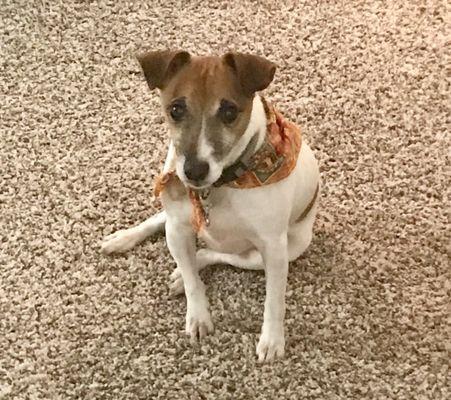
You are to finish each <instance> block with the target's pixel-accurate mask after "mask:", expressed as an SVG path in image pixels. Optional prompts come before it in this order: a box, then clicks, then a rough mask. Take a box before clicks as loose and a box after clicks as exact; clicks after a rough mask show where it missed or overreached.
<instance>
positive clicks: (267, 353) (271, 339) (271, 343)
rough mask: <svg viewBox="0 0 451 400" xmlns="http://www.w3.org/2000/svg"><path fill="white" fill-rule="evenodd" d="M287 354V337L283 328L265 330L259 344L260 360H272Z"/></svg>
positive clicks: (261, 361) (262, 361)
mask: <svg viewBox="0 0 451 400" xmlns="http://www.w3.org/2000/svg"><path fill="white" fill-rule="evenodd" d="M284 354H285V337H284V334H283V328H282V330H281V331H280V330H271V331H269V330H265V329H263V333H262V334H261V336H260V340H259V342H258V345H257V356H258V362H259V363H264V362H271V361H273V360H274V359H276V358H282V357H283V356H284Z"/></svg>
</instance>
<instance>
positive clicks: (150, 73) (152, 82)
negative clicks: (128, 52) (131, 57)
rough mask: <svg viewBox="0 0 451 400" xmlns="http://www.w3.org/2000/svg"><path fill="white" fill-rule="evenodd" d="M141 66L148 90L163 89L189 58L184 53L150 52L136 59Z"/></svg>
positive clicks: (187, 54) (186, 53)
mask: <svg viewBox="0 0 451 400" xmlns="http://www.w3.org/2000/svg"><path fill="white" fill-rule="evenodd" d="M136 58H137V59H138V61H139V63H140V64H141V68H142V70H143V72H144V76H145V78H146V81H147V84H148V85H149V87H150V89H155V88H158V89H163V88H164V86H165V85H166V83H167V82H168V81H169V79H171V78H172V77H173V76H174V75H175V74H176V73H177V72H178V71H179V70H180V69H181V68H182V67H183V66H184V65H185V64H187V63H189V61H190V59H191V56H190V54H189V53H188V52H186V51H169V50H165V51H151V52H148V53H144V54H141V55H138V56H137V57H136Z"/></svg>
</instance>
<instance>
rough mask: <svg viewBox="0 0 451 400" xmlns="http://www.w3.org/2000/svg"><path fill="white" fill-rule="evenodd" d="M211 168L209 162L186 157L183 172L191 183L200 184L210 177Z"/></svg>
mask: <svg viewBox="0 0 451 400" xmlns="http://www.w3.org/2000/svg"><path fill="white" fill-rule="evenodd" d="M209 169H210V167H209V165H208V163H207V162H205V161H200V160H198V159H197V158H196V157H186V160H185V165H184V167H183V170H184V171H185V175H186V177H187V178H188V179H189V180H190V181H196V182H199V181H201V180H203V179H205V178H206V177H207V175H208V171H209Z"/></svg>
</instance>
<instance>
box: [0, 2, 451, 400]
mask: <svg viewBox="0 0 451 400" xmlns="http://www.w3.org/2000/svg"><path fill="white" fill-rule="evenodd" d="M141 3H146V4H141ZM275 3H276V2H275V1H260V2H251V1H248V0H240V1H222V2H221V1H217V0H213V1H209V2H203V1H179V2H177V1H170V0H166V1H161V2H157V1H154V2H152V1H149V2H132V1H109V0H100V1H97V2H88V1H45V0H42V1H31V0H27V1H25V0H15V1H14V0H1V1H0V17H1V23H0V32H1V38H0V42H1V48H0V51H1V57H0V60H1V61H0V65H1V79H0V88H1V98H0V106H1V109H2V117H1V121H0V124H1V125H0V134H1V137H0V145H1V150H0V162H1V175H0V245H1V248H0V399H2V400H3V399H5V400H10V399H11V400H12V399H14V400H16V399H196V400H197V399H234V400H235V399H399V400H402V399H406V400H407V399H447V398H450V396H451V391H450V381H449V371H448V360H447V351H449V350H450V346H449V343H450V341H449V340H450V329H449V328H450V325H449V320H447V318H448V316H449V309H447V307H448V304H449V299H450V297H449V295H450V289H451V284H450V280H449V275H448V273H449V265H448V261H449V259H448V257H449V247H448V246H449V242H450V237H449V229H450V224H449V220H448V215H447V211H448V210H449V208H448V210H447V207H449V194H450V189H449V178H450V171H449V165H450V163H449V148H450V139H449V132H448V129H449V125H447V123H449V111H450V110H449V104H450V103H449V101H450V98H449V82H450V81H449V75H447V74H446V71H445V69H446V65H448V66H449V62H450V58H449V41H447V40H448V39H447V36H446V34H447V32H446V31H447V30H448V33H449V28H450V26H449V23H448V22H449V15H450V14H449V9H448V10H447V9H446V2H445V1H386V2H385V1H374V0H372V1H366V2H365V1H346V2H345V1H343V2H338V1H337V2H335V1H330V2H326V1H324V2H323V1H319V2H313V1H305V2H301V1H295V2H283V3H282V2H281V4H280V5H279V6H277V5H276V4H275ZM290 3H293V4H290ZM207 4H208V5H207ZM163 48H181V49H186V50H189V51H191V52H192V53H194V54H207V53H216V54H222V53H224V52H225V51H227V50H228V49H236V50H239V51H246V52H254V53H258V54H260V55H264V56H266V57H268V58H269V59H271V60H272V61H274V62H276V63H277V65H278V67H279V68H278V71H277V73H276V78H275V81H274V83H273V84H272V85H271V86H270V87H269V88H268V89H267V90H266V92H265V94H266V95H267V97H268V98H269V99H271V100H272V101H274V102H275V103H276V105H277V106H278V107H279V109H280V110H281V111H282V112H283V113H285V114H286V115H287V116H289V117H290V118H291V119H293V120H295V121H296V122H297V123H299V124H300V125H301V126H302V127H303V132H304V137H305V138H306V140H307V141H308V142H309V143H310V144H311V146H312V147H313V149H314V150H315V152H316V154H317V157H318V158H319V160H320V164H321V172H322V176H323V182H324V190H323V192H322V195H321V207H320V211H319V215H318V220H317V222H316V225H315V237H314V240H313V242H312V244H311V247H310V248H309V250H308V251H307V252H306V253H305V255H303V256H302V257H301V258H300V259H299V260H297V261H296V262H293V263H292V264H291V265H290V276H289V283H288V293H287V317H286V332H287V347H286V357H285V359H284V360H283V361H279V362H276V363H274V364H273V365H264V366H259V365H258V364H257V363H256V357H255V346H256V343H257V340H258V334H259V330H260V326H261V323H262V314H263V301H264V274H263V273H261V272H250V271H247V272H246V271H240V270H236V269H233V268H231V267H227V266H215V267H212V268H210V269H209V270H208V271H205V272H203V273H202V277H203V279H204V281H205V283H206V284H207V287H208V289H207V295H208V297H209V299H210V302H211V310H212V317H213V321H214V323H215V327H216V332H215V334H214V335H213V336H210V337H208V338H207V339H206V340H205V341H204V342H203V343H202V344H201V345H198V346H194V347H193V346H191V345H190V343H189V340H188V339H187V338H186V337H185V336H184V333H183V328H184V314H185V298H184V297H178V298H170V297H169V296H168V280H169V274H170V272H171V271H172V270H173V269H174V262H173V261H172V259H171V257H170V255H169V253H168V250H167V248H166V245H165V240H164V237H162V236H159V237H155V238H152V239H150V240H148V241H146V242H145V243H144V244H142V245H141V246H139V247H137V248H135V249H133V250H131V251H130V252H128V253H126V254H125V255H122V256H113V257H109V256H104V255H101V254H100V253H99V241H100V240H101V238H102V237H103V236H104V235H106V234H109V233H111V232H113V231H115V230H117V229H119V228H124V227H129V226H131V225H133V224H135V223H137V222H138V221H141V220H143V219H145V218H146V217H148V216H150V215H151V214H152V213H154V212H155V211H156V209H157V206H156V203H155V202H154V200H155V199H154V198H153V195H152V191H151V188H152V182H153V180H154V178H155V176H156V174H157V173H158V171H159V170H160V168H161V166H162V162H163V160H164V156H165V148H166V143H167V130H166V127H165V125H164V121H163V118H162V114H161V111H160V108H159V102H158V98H157V94H156V93H151V92H150V91H149V90H148V88H147V86H146V84H145V81H144V79H143V77H142V75H141V72H140V70H139V66H138V64H137V62H136V60H135V58H134V54H135V53H136V52H139V51H141V50H148V49H163Z"/></svg>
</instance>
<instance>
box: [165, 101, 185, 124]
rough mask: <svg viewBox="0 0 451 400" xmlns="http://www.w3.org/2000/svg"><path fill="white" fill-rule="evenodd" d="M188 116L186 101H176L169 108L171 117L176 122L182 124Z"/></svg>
mask: <svg viewBox="0 0 451 400" xmlns="http://www.w3.org/2000/svg"><path fill="white" fill-rule="evenodd" d="M185 114H186V103H185V100H176V101H174V102H173V103H172V104H171V105H170V106H169V115H170V116H171V118H172V119H173V120H174V121H175V122H180V121H181V120H182V119H183V117H184V116H185Z"/></svg>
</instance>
